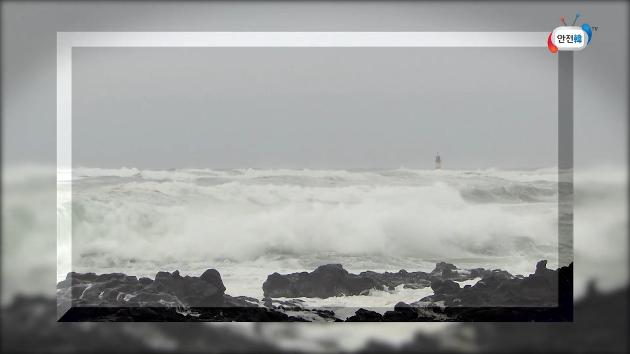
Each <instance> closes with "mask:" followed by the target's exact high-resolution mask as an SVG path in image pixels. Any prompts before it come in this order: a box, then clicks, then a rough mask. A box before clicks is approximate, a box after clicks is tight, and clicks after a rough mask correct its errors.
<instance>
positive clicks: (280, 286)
mask: <svg viewBox="0 0 630 354" xmlns="http://www.w3.org/2000/svg"><path fill="white" fill-rule="evenodd" d="M371 289H383V287H382V285H380V284H378V283H377V282H376V281H374V280H373V279H371V278H369V277H366V276H361V275H355V274H350V273H348V271H347V270H345V269H343V267H342V266H341V264H327V265H323V266H320V267H318V268H317V269H315V270H314V271H313V272H311V273H307V272H301V273H292V274H286V275H281V274H278V273H273V274H271V275H269V276H268V277H267V280H266V281H265V282H264V284H263V291H264V294H265V296H266V297H319V298H328V297H332V296H344V295H345V296H350V295H366V294H367V293H368V292H369V291H370V290H371Z"/></svg>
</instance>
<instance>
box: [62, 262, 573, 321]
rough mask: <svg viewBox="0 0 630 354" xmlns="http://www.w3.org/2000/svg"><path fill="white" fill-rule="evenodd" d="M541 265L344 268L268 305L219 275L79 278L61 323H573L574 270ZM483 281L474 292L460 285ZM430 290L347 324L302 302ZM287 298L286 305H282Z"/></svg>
mask: <svg viewBox="0 0 630 354" xmlns="http://www.w3.org/2000/svg"><path fill="white" fill-rule="evenodd" d="M546 263H547V262H546V261H540V262H538V263H537V265H536V268H535V271H534V272H533V273H532V274H530V275H528V276H520V275H512V274H510V273H508V272H506V271H504V270H500V269H495V270H488V269H483V268H474V269H459V268H457V267H456V266H455V265H453V264H450V263H445V262H440V263H437V264H436V266H435V269H434V270H433V271H431V272H430V273H427V272H407V271H406V270H400V271H398V272H396V273H391V272H384V273H377V272H372V271H367V272H361V273H359V274H351V273H349V272H348V271H347V270H345V269H344V268H343V266H342V265H340V264H326V265H322V266H320V267H318V268H317V269H315V270H314V271H312V272H310V273H309V272H300V273H292V274H284V275H283V274H278V273H273V274H271V275H269V276H268V277H267V280H266V281H265V282H264V283H263V284H262V288H263V291H264V294H265V297H264V298H263V299H255V298H251V297H245V296H232V295H228V294H226V293H225V291H226V288H225V286H224V284H223V281H222V279H221V275H220V273H219V271H217V270H215V269H208V270H206V271H205V272H204V273H203V274H201V275H200V276H199V277H195V276H181V275H180V274H179V272H178V271H175V272H173V273H169V272H158V273H157V274H156V276H155V278H154V279H150V278H144V277H143V278H137V277H135V276H129V275H126V274H124V273H110V274H100V275H97V274H95V273H74V272H71V273H69V274H68V275H67V277H66V279H65V280H63V281H61V282H59V283H58V284H57V298H58V304H63V303H66V304H68V303H69V304H71V305H72V306H71V308H70V310H68V311H67V312H65V314H64V315H63V316H62V317H61V318H60V321H70V322H72V321H130V322H131V321H146V322H153V321H178V322H198V321H203V322H214V321H245V322H250V321H255V322H267V321H273V322H293V321H308V322H310V321H323V322H339V321H343V320H346V321H348V322H381V321H386V322H387V321H571V320H572V297H573V293H572V288H573V264H570V265H569V266H566V267H561V268H559V269H557V270H551V269H548V268H547V267H546ZM473 279H479V280H478V281H477V282H476V283H475V284H474V285H465V286H463V287H461V286H460V284H458V283H457V282H461V281H467V280H473ZM401 285H402V286H403V287H404V288H408V289H422V288H425V287H430V288H431V290H432V291H433V294H432V295H430V296H426V297H423V298H421V299H418V300H417V301H415V302H411V303H404V302H399V303H398V304H396V306H394V308H393V309H391V310H389V311H385V312H384V313H383V312H376V311H373V310H372V309H370V308H357V309H356V310H355V311H354V314H353V315H352V316H350V317H347V318H345V317H342V316H339V315H338V314H336V313H335V309H330V308H321V309H320V308H308V307H307V306H304V304H303V303H302V301H301V300H300V299H297V298H328V297H340V296H357V295H358V296H361V295H366V296H367V295H369V293H370V292H371V291H373V290H383V291H392V290H393V289H395V288H396V287H398V286H401ZM279 298H282V299H279Z"/></svg>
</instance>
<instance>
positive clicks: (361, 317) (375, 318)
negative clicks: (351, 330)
mask: <svg viewBox="0 0 630 354" xmlns="http://www.w3.org/2000/svg"><path fill="white" fill-rule="evenodd" d="M381 321H383V315H381V314H380V313H378V312H374V311H370V310H366V309H362V308H361V309H358V310H357V311H356V312H355V313H354V315H352V316H350V317H348V318H347V319H346V322H381Z"/></svg>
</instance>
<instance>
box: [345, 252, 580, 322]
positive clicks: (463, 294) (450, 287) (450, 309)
mask: <svg viewBox="0 0 630 354" xmlns="http://www.w3.org/2000/svg"><path fill="white" fill-rule="evenodd" d="M546 263H547V262H546V261H540V262H538V264H537V265H536V270H535V272H534V273H532V274H531V275H529V276H527V277H514V276H511V275H509V274H506V273H504V272H500V271H494V272H490V273H488V274H486V275H485V276H484V277H483V278H482V279H481V280H480V281H479V282H477V283H476V284H475V285H474V286H465V287H464V288H460V286H459V284H457V283H455V282H454V281H452V280H449V279H437V278H436V279H433V282H432V284H431V288H432V289H433V291H434V292H435V294H434V295H431V296H427V297H426V298H423V299H421V300H420V301H418V302H416V303H412V304H405V303H399V304H397V305H396V306H395V308H394V311H387V312H385V313H384V314H380V313H377V312H373V311H369V310H365V309H360V310H359V311H357V312H356V314H355V315H354V316H352V317H350V318H348V321H351V322H352V321H368V322H392V321H395V322H400V321H422V322H425V321H458V322H459V321H461V322H470V321H480V322H490V321H493V322H512V321H514V322H521V321H539V322H556V321H572V320H573V263H571V264H570V265H568V266H566V267H561V268H559V269H558V270H551V269H547V267H546Z"/></svg>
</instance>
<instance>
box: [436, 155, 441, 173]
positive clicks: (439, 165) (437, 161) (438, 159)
mask: <svg viewBox="0 0 630 354" xmlns="http://www.w3.org/2000/svg"><path fill="white" fill-rule="evenodd" d="M435 169H436V170H441V169H442V158H441V157H440V153H439V152H438V154H437V155H435Z"/></svg>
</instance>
